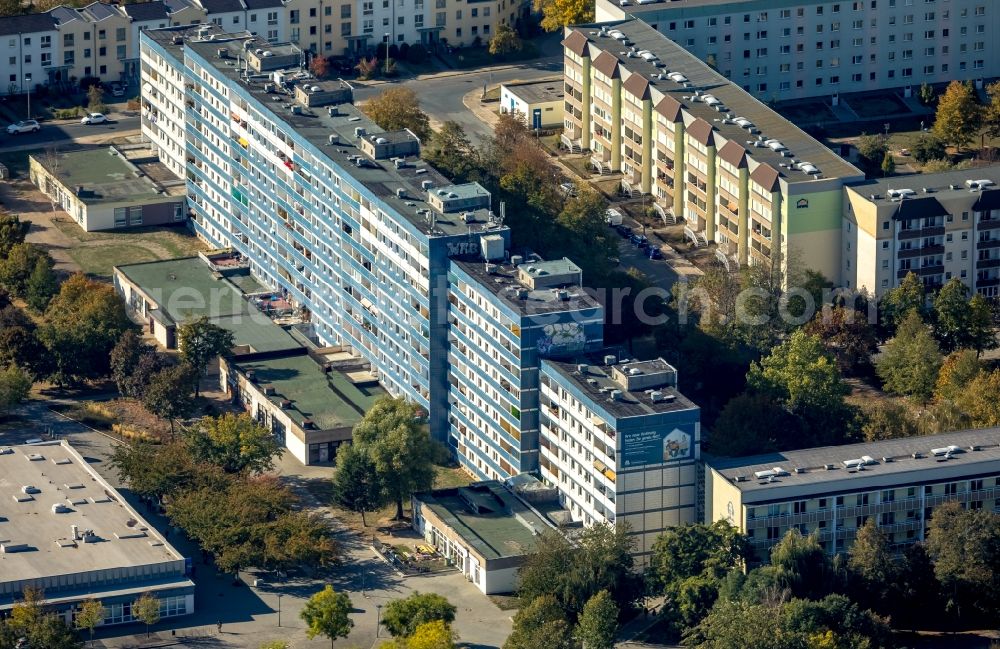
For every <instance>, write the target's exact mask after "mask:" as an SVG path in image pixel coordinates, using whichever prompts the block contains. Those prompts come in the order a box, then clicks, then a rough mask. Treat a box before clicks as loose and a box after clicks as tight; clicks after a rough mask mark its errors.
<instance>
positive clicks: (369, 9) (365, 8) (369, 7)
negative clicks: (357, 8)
mask: <svg viewBox="0 0 1000 649" xmlns="http://www.w3.org/2000/svg"><path fill="white" fill-rule="evenodd" d="M374 11H375V3H374V2H371V1H370V0H369V1H367V2H365V3H363V4H362V5H361V13H362V14H364V15H365V16H370V15H372V13H373V12H374Z"/></svg>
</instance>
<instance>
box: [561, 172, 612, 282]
mask: <svg viewBox="0 0 1000 649" xmlns="http://www.w3.org/2000/svg"><path fill="white" fill-rule="evenodd" d="M607 209H608V204H607V201H605V200H604V197H603V196H602V195H601V194H599V193H598V192H597V191H595V190H594V189H592V188H590V187H589V186H588V187H581V188H580V191H579V192H578V194H577V196H575V197H572V198H570V199H569V200H568V201H566V205H565V206H564V207H563V209H562V211H561V212H559V215H558V216H557V217H556V225H557V226H559V227H560V228H561V229H562V230H563V231H564V235H563V236H562V237H560V239H561V240H562V244H561V245H560V244H556V251H555V252H556V254H557V255H558V254H561V255H563V256H567V257H569V258H570V259H573V260H574V261H575V262H577V263H578V264H580V266H581V268H586V269H587V270H588V271H589V272H590V273H591V276H596V277H604V276H605V275H607V273H608V272H609V271H610V270H611V267H610V265H609V263H608V259H609V258H610V257H612V256H613V255H614V254H616V253H617V251H618V240H617V235H614V234H612V232H613V231H612V230H611V228H609V227H608V226H607V225H606V224H605V222H604V215H605V214H606V213H607Z"/></svg>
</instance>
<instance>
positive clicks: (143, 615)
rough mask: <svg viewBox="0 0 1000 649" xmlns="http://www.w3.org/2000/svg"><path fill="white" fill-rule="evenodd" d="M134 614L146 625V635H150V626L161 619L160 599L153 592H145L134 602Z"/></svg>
mask: <svg viewBox="0 0 1000 649" xmlns="http://www.w3.org/2000/svg"><path fill="white" fill-rule="evenodd" d="M132 615H133V616H134V617H135V619H137V620H139V621H140V622H142V623H143V624H145V625H146V637H147V638H148V637H149V627H151V626H153V625H154V624H156V623H157V622H159V621H160V600H159V598H157V597H156V595H154V594H153V593H149V592H146V593H143V594H142V595H140V596H139V599H137V600H135V601H134V602H132Z"/></svg>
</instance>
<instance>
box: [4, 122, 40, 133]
mask: <svg viewBox="0 0 1000 649" xmlns="http://www.w3.org/2000/svg"><path fill="white" fill-rule="evenodd" d="M41 128H42V127H41V126H40V125H39V124H38V122H37V121H35V120H33V119H22V120H21V121H20V122H15V123H13V124H11V125H10V126H8V127H7V133H8V134H9V135H17V134H19V133H37V132H38V130H39V129H41Z"/></svg>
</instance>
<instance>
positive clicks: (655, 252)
mask: <svg viewBox="0 0 1000 649" xmlns="http://www.w3.org/2000/svg"><path fill="white" fill-rule="evenodd" d="M646 254H647V255H648V256H649V258H650V259H663V253H662V252H660V249H659V248H657V247H656V246H650V247H649V250H647V251H646Z"/></svg>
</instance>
